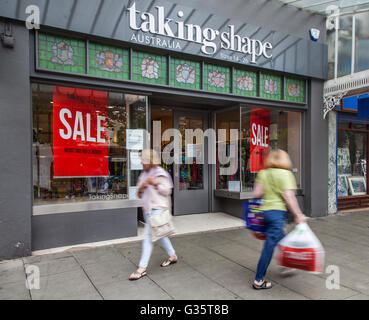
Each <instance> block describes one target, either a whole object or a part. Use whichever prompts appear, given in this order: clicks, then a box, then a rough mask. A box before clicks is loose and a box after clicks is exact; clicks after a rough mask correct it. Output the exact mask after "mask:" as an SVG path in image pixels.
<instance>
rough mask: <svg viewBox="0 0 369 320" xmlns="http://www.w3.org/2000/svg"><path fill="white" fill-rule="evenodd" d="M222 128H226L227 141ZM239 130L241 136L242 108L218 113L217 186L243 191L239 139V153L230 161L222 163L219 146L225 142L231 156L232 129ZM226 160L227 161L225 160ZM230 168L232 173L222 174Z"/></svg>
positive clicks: (225, 149)
mask: <svg viewBox="0 0 369 320" xmlns="http://www.w3.org/2000/svg"><path fill="white" fill-rule="evenodd" d="M220 129H222V130H225V133H226V134H225V137H224V138H225V141H224V140H222V138H223V137H222V136H221V135H220V131H219V130H220ZM232 129H234V130H237V131H238V136H240V134H239V132H240V108H239V107H236V108H234V109H232V110H227V111H224V112H218V113H216V131H217V150H216V154H217V163H216V188H217V189H224V190H229V191H241V179H240V166H239V162H240V148H239V141H236V142H235V143H236V144H237V146H238V147H237V155H236V157H235V158H234V157H233V159H232V158H231V159H230V161H229V162H228V163H222V162H221V161H219V152H220V151H219V148H220V144H221V143H223V144H224V146H223V148H224V151H225V152H226V156H231V153H230V151H231V150H230V149H231V143H232V142H233V143H234V141H231V138H232V137H231V130H232ZM224 162H226V161H224ZM227 168H228V169H229V173H230V174H228V173H227V174H221V170H222V169H227Z"/></svg>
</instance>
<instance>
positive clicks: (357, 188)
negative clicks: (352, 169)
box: [347, 176, 366, 196]
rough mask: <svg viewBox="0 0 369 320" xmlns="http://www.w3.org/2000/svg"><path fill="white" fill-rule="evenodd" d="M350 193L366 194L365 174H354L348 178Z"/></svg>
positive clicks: (354, 194)
mask: <svg viewBox="0 0 369 320" xmlns="http://www.w3.org/2000/svg"><path fill="white" fill-rule="evenodd" d="M347 182H348V185H349V188H350V193H351V195H353V196H360V195H365V194H366V182H365V178H364V177H363V176H352V177H348V178H347Z"/></svg>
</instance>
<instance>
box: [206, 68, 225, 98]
mask: <svg viewBox="0 0 369 320" xmlns="http://www.w3.org/2000/svg"><path fill="white" fill-rule="evenodd" d="M203 86H204V88H203V89H204V90H206V91H212V92H219V93H230V92H231V70H230V68H225V67H220V66H216V65H211V64H206V63H205V64H204V75H203Z"/></svg>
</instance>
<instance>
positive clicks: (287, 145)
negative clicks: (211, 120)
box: [216, 106, 301, 192]
mask: <svg viewBox="0 0 369 320" xmlns="http://www.w3.org/2000/svg"><path fill="white" fill-rule="evenodd" d="M216 129H217V137H218V138H217V147H218V145H219V142H220V139H219V132H218V130H219V129H226V133H227V134H226V147H227V148H226V151H227V156H228V155H229V146H230V130H231V129H238V131H239V138H240V140H239V148H238V157H237V160H238V164H235V163H231V164H228V165H225V166H224V167H227V166H230V165H233V166H235V165H237V170H232V171H233V172H234V174H233V175H220V174H219V173H220V170H219V169H220V168H221V167H222V165H221V164H220V163H219V161H217V165H216V177H217V180H216V183H217V185H216V186H217V189H224V190H228V191H236V190H239V191H248V192H251V191H252V189H253V186H254V181H255V177H256V175H257V173H258V172H259V171H260V170H262V169H264V161H265V159H266V157H267V156H268V154H269V152H270V150H273V149H277V148H279V149H283V150H285V151H286V152H288V154H289V156H290V157H291V161H292V164H293V170H292V171H293V173H294V175H295V177H296V182H297V185H298V187H299V188H300V187H301V113H299V112H287V111H281V110H271V109H265V108H252V107H248V106H247V107H246V106H241V107H240V108H235V109H233V110H227V111H226V112H219V113H217V114H216ZM217 154H218V149H217ZM237 184H238V185H237ZM238 186H239V187H238Z"/></svg>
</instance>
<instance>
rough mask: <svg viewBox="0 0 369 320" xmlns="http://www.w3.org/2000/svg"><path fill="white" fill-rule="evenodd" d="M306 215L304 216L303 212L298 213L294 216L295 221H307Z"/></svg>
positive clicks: (297, 222)
mask: <svg viewBox="0 0 369 320" xmlns="http://www.w3.org/2000/svg"><path fill="white" fill-rule="evenodd" d="M307 219H308V218H307V216H305V215H304V214H300V215H298V216H296V217H295V223H296V224H299V223H305V222H306V221H307Z"/></svg>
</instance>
